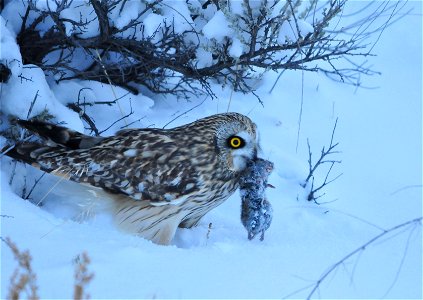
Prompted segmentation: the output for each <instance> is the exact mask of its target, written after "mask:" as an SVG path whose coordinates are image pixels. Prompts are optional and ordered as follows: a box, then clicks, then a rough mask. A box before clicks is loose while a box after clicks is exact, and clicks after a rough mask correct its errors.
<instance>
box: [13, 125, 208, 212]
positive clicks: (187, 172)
mask: <svg viewBox="0 0 423 300" xmlns="http://www.w3.org/2000/svg"><path fill="white" fill-rule="evenodd" d="M26 147H27V148H28V149H31V153H28V156H29V157H31V158H32V160H33V161H35V162H36V163H37V164H38V165H39V167H40V168H41V169H43V170H45V171H47V172H51V173H53V174H56V175H59V176H64V177H66V178H68V179H70V180H72V181H76V182H80V183H86V184H90V185H93V186H96V187H101V188H103V189H105V190H107V191H109V192H112V193H120V194H125V195H127V196H129V197H131V198H133V199H134V200H148V201H150V202H151V204H152V205H166V204H175V205H176V204H178V203H180V202H182V201H184V200H185V199H187V198H188V197H189V196H190V195H192V194H194V193H196V192H198V190H199V186H200V184H199V183H200V178H199V174H198V172H197V170H196V167H195V165H194V164H193V163H192V161H191V159H190V156H189V154H188V153H186V152H185V151H187V149H186V147H181V145H179V144H178V141H175V140H174V139H172V138H170V137H169V136H168V135H167V134H166V131H164V130H159V129H150V130H140V129H139V130H126V131H124V132H119V133H118V134H117V135H116V136H113V137H108V138H104V139H103V140H101V141H98V142H97V143H96V144H95V145H94V146H93V147H91V148H85V149H69V148H64V147H49V146H40V145H39V146H38V147H36V146H32V147H29V146H28V145H27V146H26ZM18 150H19V149H18ZM21 152H22V151H21ZM33 165H34V164H33Z"/></svg>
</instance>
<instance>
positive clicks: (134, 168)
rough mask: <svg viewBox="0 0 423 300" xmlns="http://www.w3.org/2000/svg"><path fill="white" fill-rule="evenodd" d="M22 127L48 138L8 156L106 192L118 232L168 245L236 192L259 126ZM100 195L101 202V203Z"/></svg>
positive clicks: (215, 121) (233, 122)
mask: <svg viewBox="0 0 423 300" xmlns="http://www.w3.org/2000/svg"><path fill="white" fill-rule="evenodd" d="M18 123H19V124H20V125H21V126H22V127H25V128H27V129H28V130H30V131H33V132H35V133H37V134H38V135H39V136H41V137H42V138H43V143H23V144H20V145H17V146H16V147H15V148H14V149H13V150H12V151H10V152H9V153H8V155H9V156H11V157H13V158H16V159H19V160H23V161H25V162H27V163H30V164H32V165H33V166H35V167H38V168H40V169H42V170H44V171H46V172H49V173H52V174H55V175H58V176H62V177H64V178H66V179H69V180H72V181H75V182H78V183H82V184H85V185H88V186H91V187H96V188H97V189H96V190H100V189H101V192H102V193H103V192H105V193H107V197H108V198H112V199H113V203H114V204H113V214H114V215H115V220H116V222H117V224H118V225H120V227H121V228H123V229H126V230H129V231H131V232H135V233H136V234H138V235H140V236H142V237H144V238H147V239H149V240H152V241H153V242H155V243H158V244H169V243H170V242H171V241H172V238H173V236H174V234H175V231H176V229H177V227H178V226H179V227H192V226H194V225H196V224H197V223H198V221H199V220H200V219H201V217H202V216H204V215H205V214H206V213H207V212H208V211H210V210H211V209H213V208H215V207H216V206H218V205H219V204H221V203H222V202H223V201H225V200H226V199H227V198H228V197H229V196H230V195H231V194H232V193H233V192H234V191H235V190H236V189H237V188H238V180H239V176H240V173H241V172H242V171H243V170H244V169H245V168H246V166H247V164H248V162H250V161H251V160H254V159H256V157H257V149H258V148H259V146H258V142H257V134H256V126H255V124H254V123H253V122H252V121H251V120H250V119H249V118H248V117H246V116H244V115H241V114H238V113H226V114H217V115H213V116H210V117H207V118H203V119H200V120H197V121H195V122H193V123H190V124H186V125H184V126H180V127H176V128H173V129H128V130H123V131H120V132H118V133H117V134H116V135H114V136H110V137H91V136H87V135H83V134H81V133H79V132H75V131H72V130H70V129H68V128H65V127H61V126H57V125H53V124H49V123H45V122H40V121H22V120H21V121H18ZM102 198H103V197H99V200H98V201H102Z"/></svg>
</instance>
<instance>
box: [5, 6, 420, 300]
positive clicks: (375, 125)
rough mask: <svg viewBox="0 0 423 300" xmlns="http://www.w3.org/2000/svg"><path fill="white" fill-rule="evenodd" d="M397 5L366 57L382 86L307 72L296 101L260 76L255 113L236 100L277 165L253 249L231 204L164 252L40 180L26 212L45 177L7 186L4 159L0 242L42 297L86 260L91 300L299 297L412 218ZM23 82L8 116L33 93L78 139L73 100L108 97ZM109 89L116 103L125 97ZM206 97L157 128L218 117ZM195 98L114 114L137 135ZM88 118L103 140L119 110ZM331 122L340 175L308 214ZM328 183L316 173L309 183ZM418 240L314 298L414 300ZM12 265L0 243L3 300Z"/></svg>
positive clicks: (414, 185) (124, 105) (412, 143)
mask: <svg viewBox="0 0 423 300" xmlns="http://www.w3.org/2000/svg"><path fill="white" fill-rule="evenodd" d="M407 7H408V8H414V10H413V12H412V14H411V15H409V16H406V17H404V18H403V19H401V20H400V21H398V22H397V23H395V24H394V25H393V26H391V27H389V28H387V29H386V30H385V32H384V34H383V35H382V37H381V39H380V41H379V42H378V44H377V45H376V47H375V49H374V51H373V52H374V53H377V55H378V56H377V57H372V58H369V60H370V61H371V63H372V65H373V66H374V68H375V69H377V70H379V71H381V72H382V75H381V76H374V77H369V78H365V79H364V83H365V84H366V86H371V87H377V88H375V89H365V88H358V89H356V88H353V87H350V86H347V85H342V84H339V83H335V82H333V81H331V80H329V79H327V78H326V77H324V76H323V75H320V74H314V73H313V74H312V73H305V74H304V86H303V91H302V74H301V73H300V72H296V73H295V72H286V73H285V74H284V75H283V76H282V77H281V79H280V81H279V83H278V85H277V87H276V88H275V89H274V90H273V92H272V93H269V90H270V89H271V87H272V85H273V83H274V82H275V80H276V77H277V74H274V73H268V74H266V75H265V77H264V80H263V81H262V82H261V83H260V87H259V89H258V92H257V93H258V94H259V95H260V97H261V99H262V100H263V102H264V107H263V106H261V105H260V104H259V103H258V102H257V99H256V98H255V97H254V96H252V95H242V94H237V93H234V94H233V96H232V97H233V99H232V101H231V104H230V110H231V111H236V112H240V113H243V114H246V115H248V116H249V117H250V118H252V119H253V120H254V122H256V123H257V125H258V128H259V131H260V136H261V144H262V147H263V153H262V154H261V155H262V157H264V158H266V159H269V160H271V161H273V162H274V163H275V170H274V172H273V174H272V175H271V176H270V180H269V181H270V183H272V185H274V186H275V187H276V188H275V189H268V190H267V196H268V199H269V201H270V202H271V203H272V206H273V210H274V216H273V222H272V225H271V227H270V229H269V230H268V231H267V232H266V237H265V240H264V241H263V242H260V241H259V240H258V239H256V240H253V241H249V240H248V239H247V233H246V231H245V229H244V228H243V226H242V224H241V222H240V197H239V194H238V193H235V194H234V195H233V196H232V197H231V198H229V199H228V201H226V202H225V203H224V204H223V205H222V206H220V207H218V208H217V209H215V210H213V211H212V212H210V213H209V214H208V215H207V216H206V217H205V218H204V219H203V220H202V221H201V223H200V225H199V226H198V227H196V228H194V229H180V230H178V232H177V235H176V238H175V240H174V242H173V244H172V245H171V246H158V245H155V244H153V243H151V242H149V241H147V240H143V239H141V238H138V237H135V236H131V235H127V234H125V233H122V232H120V231H118V230H117V229H116V228H115V227H114V226H113V225H112V222H111V218H110V216H107V215H102V214H99V215H96V216H93V217H91V218H88V219H87V218H85V216H82V215H78V214H80V212H79V211H78V210H77V209H76V208H75V205H72V204H75V203H78V201H79V200H80V199H82V198H84V197H89V195H87V193H86V192H84V190H83V189H81V188H79V187H78V185H77V184H74V183H68V182H65V181H60V182H58V179H57V178H56V177H53V176H50V175H47V176H44V177H43V179H42V180H41V181H40V183H39V184H38V185H37V187H36V188H35V190H34V191H33V193H32V196H33V199H34V201H40V200H43V203H45V204H44V205H43V206H42V207H37V206H35V205H34V204H32V203H31V202H30V201H24V200H23V199H21V198H20V197H19V196H18V195H20V194H21V191H22V186H23V184H24V178H25V177H26V178H27V181H28V183H27V185H28V187H31V186H32V183H33V180H34V179H36V178H38V177H39V176H40V175H41V173H40V172H39V171H37V170H34V169H33V168H31V167H28V166H26V167H25V166H23V165H20V164H18V165H17V167H16V170H15V173H16V174H15V177H14V180H13V183H12V186H9V179H10V174H11V173H12V169H13V163H12V161H11V160H10V159H8V158H6V157H3V158H2V160H1V164H2V171H1V215H2V217H1V236H2V237H3V238H5V237H10V238H11V239H12V240H13V241H14V242H16V243H17V245H18V247H19V248H20V249H29V250H30V253H31V255H32V257H33V269H34V271H35V272H36V274H37V283H38V286H39V294H40V296H41V297H42V298H69V297H71V295H72V293H73V270H74V267H75V266H74V263H73V261H74V260H75V257H76V256H77V255H78V254H80V253H81V252H86V253H88V255H89V257H90V258H91V261H92V263H91V264H90V265H89V270H90V271H92V272H94V273H95V277H94V279H93V280H92V282H91V283H90V285H89V287H88V292H89V293H90V295H91V297H92V298H283V297H286V298H305V297H307V295H309V293H310V292H311V290H312V289H313V287H314V286H315V285H316V283H317V281H318V280H319V279H320V278H321V276H322V275H323V274H324V273H325V272H326V271H327V270H328V269H329V268H330V267H331V266H333V265H334V264H336V263H337V262H338V261H339V260H340V259H342V258H343V257H344V256H346V255H348V254H349V253H351V252H352V251H354V250H355V249H357V248H359V247H360V246H362V245H363V244H365V243H366V242H367V241H369V240H370V239H372V238H373V237H375V236H377V235H378V234H381V233H383V231H384V230H387V229H389V228H391V227H393V226H396V225H398V224H401V223H403V222H406V221H408V220H411V219H414V218H417V217H421V215H422V189H421V187H422V186H421V184H422V17H421V16H422V15H421V12H422V5H421V3H420V2H419V1H410V3H408V4H407ZM404 11H407V9H405V10H404ZM0 21H1V24H0V26H1V35H2V36H1V43H2V50H1V51H2V55H3V57H4V56H5V55H8V56H9V57H10V58H14V57H19V52H18V48H16V45H15V46H13V45H14V40H13V33H10V32H8V29H7V28H6V27H5V21H4V20H3V19H1V20H0ZM15 68H19V66H15ZM21 71H22V72H26V73H25V74H24V75H23V76H24V77H27V78H33V83H31V82H26V81H22V80H21V79H20V78H18V77H12V78H11V80H10V82H9V83H8V84H4V85H3V86H2V87H1V88H2V92H1V93H2V94H1V110H2V112H4V113H14V114H17V115H19V116H21V117H26V114H27V111H28V105H29V103H30V102H31V100H32V99H33V97H34V95H35V94H36V92H37V90H38V91H39V96H38V100H37V102H36V107H35V108H34V111H35V110H37V109H38V110H42V109H43V108H44V107H45V106H47V107H49V108H52V110H53V111H54V112H55V113H56V115H57V118H58V120H63V121H66V122H67V123H68V125H69V126H70V127H72V128H74V129H76V130H78V129H79V130H83V125H82V122H81V121H80V119H79V118H78V115H77V114H76V113H73V112H71V111H70V110H68V109H67V108H66V107H65V106H64V104H66V103H67V102H69V101H71V100H72V99H75V98H76V97H77V96H78V91H79V90H80V89H81V88H82V87H89V88H91V89H90V90H84V91H85V92H86V95H85V97H87V99H92V98H94V97H97V98H98V99H103V100H105V99H113V92H112V90H111V88H110V87H109V86H107V85H101V84H99V83H86V82H80V81H78V82H77V81H69V82H67V83H66V84H61V85H52V84H51V83H49V84H50V85H49V84H48V83H47V81H46V80H45V79H44V76H43V75H42V73H41V71H40V70H39V69H22V70H21ZM115 89H116V93H117V94H118V96H120V95H121V94H123V93H125V91H123V90H121V89H118V88H115ZM215 91H216V93H217V96H218V100H206V101H205V102H204V103H203V104H202V105H200V106H199V107H197V108H195V109H193V110H191V111H190V112H188V113H186V114H184V115H182V116H181V117H179V118H177V119H176V120H175V121H174V122H172V123H171V124H169V125H168V126H167V127H172V126H177V125H181V124H185V123H188V122H191V121H194V120H196V119H198V118H201V117H205V116H208V115H211V114H214V113H218V112H225V111H226V110H227V107H228V99H229V97H230V95H231V91H230V90H229V89H224V90H222V89H219V88H218V87H217V86H216V87H215ZM302 92H303V93H304V94H303V112H302V122H301V130H300V132H299V141H298V147H297V132H298V117H299V112H300V103H301V98H302V96H301V95H302ZM90 97H91V98H90ZM129 98H131V100H129ZM202 100H203V99H199V100H198V101H193V102H186V101H184V100H179V101H177V100H176V99H172V98H171V97H167V98H166V99H164V98H160V97H157V98H155V99H154V101H153V100H152V99H150V98H148V97H146V96H142V95H141V96H126V97H124V98H123V99H122V100H121V101H120V102H121V109H122V110H123V112H128V111H129V110H130V103H129V101H131V105H132V109H133V110H134V111H135V114H134V115H132V116H130V118H128V120H127V122H128V123H129V122H132V121H135V120H137V119H140V118H142V119H141V120H140V121H139V122H137V123H135V125H136V126H138V127H145V126H153V127H163V126H164V125H165V124H166V123H168V122H169V121H170V120H172V119H173V118H174V117H175V116H176V115H178V114H182V113H183V112H184V111H186V110H188V109H190V108H193V107H194V106H196V105H197V104H198V103H200V101H202ZM95 109H96V110H97V111H96V116H98V118H96V124H97V125H98V127H99V128H106V127H107V126H108V125H109V124H110V123H111V122H112V120H116V119H118V118H120V116H121V112H120V110H119V109H118V108H117V107H116V106H115V107H108V106H97V107H96V108H95ZM336 118H338V123H337V128H336V132H335V136H334V141H335V142H339V146H338V148H339V150H340V151H342V153H339V154H336V155H335V156H334V157H333V158H334V159H337V160H342V163H341V164H336V165H335V166H334V169H333V171H332V173H331V174H332V176H336V175H338V174H340V173H343V175H342V176H341V177H340V178H339V179H338V180H336V181H335V182H333V183H331V184H329V185H328V186H327V187H325V189H324V190H323V192H324V193H326V194H325V195H324V196H323V197H322V198H320V199H319V201H320V202H322V204H321V205H317V204H315V203H313V202H307V201H306V199H305V198H304V197H305V191H304V189H303V188H302V187H301V186H300V185H299V183H300V182H301V180H304V178H305V177H306V176H307V172H308V165H307V159H308V148H307V138H308V139H309V141H310V145H311V148H312V152H313V159H317V158H318V155H319V152H320V150H321V147H322V146H325V145H328V143H329V141H330V136H331V132H332V129H333V126H334V123H335V120H336ZM122 125H123V124H120V125H119V126H122ZM118 128H119V127H118V126H117V125H116V126H114V127H112V128H111V129H110V130H108V131H107V132H105V133H104V134H112V133H113V131H115V130H117V129H118ZM2 142H4V140H2ZM296 149H297V150H296ZM324 176H325V170H322V173H319V174H318V178H316V181H319V182H320V180H323V179H324ZM317 183H318V182H316V184H317ZM53 186H55V188H54V189H53V190H52V191H51V192H49V193H47V191H48V190H49V189H50V188H51V187H53ZM76 207H77V205H76ZM78 219H84V220H85V221H83V222H78ZM86 219H87V220H86ZM210 223H211V224H212V225H211V228H210V229H209V224H210ZM421 236H422V232H421V225H420V224H412V225H410V226H406V227H403V228H402V229H401V230H398V231H394V232H392V234H386V235H385V236H384V237H383V238H381V239H379V240H378V241H377V242H375V243H372V244H371V245H369V246H368V247H366V248H365V249H363V251H360V252H359V253H357V255H354V256H352V257H351V258H350V259H348V260H345V261H344V262H343V263H342V264H340V265H339V266H338V267H337V268H336V270H335V271H333V272H332V273H330V275H329V276H328V277H327V278H325V280H324V281H322V282H321V285H320V287H319V289H318V290H317V291H316V293H314V294H313V297H315V298H318V297H321V298H402V299H407V298H415V299H421V298H422V288H421V283H422V239H421ZM16 266H17V262H16V261H15V260H14V259H13V255H12V253H11V251H10V250H9V248H8V247H6V245H5V244H4V243H1V297H2V298H5V297H6V296H7V293H8V285H9V278H10V276H11V275H12V274H13V271H14V269H15V268H16Z"/></svg>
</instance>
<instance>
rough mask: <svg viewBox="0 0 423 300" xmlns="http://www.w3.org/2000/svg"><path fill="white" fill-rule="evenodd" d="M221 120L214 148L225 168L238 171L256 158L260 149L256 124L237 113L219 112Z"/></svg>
mask: <svg viewBox="0 0 423 300" xmlns="http://www.w3.org/2000/svg"><path fill="white" fill-rule="evenodd" d="M221 116H222V118H223V120H224V121H223V122H221V123H220V124H219V125H218V127H217V130H216V140H215V145H216V150H217V152H218V156H219V158H220V159H221V160H222V161H223V163H224V164H226V166H227V168H228V169H229V170H231V171H234V172H239V171H242V170H244V169H245V168H246V167H247V164H248V162H250V161H252V160H255V159H256V158H257V152H258V150H259V149H260V147H259V142H258V134H257V131H256V127H257V126H256V124H254V123H253V122H252V121H251V120H250V119H249V118H248V117H247V116H244V115H241V114H238V113H227V114H221Z"/></svg>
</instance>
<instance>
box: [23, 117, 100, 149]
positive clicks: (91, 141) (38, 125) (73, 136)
mask: <svg viewBox="0 0 423 300" xmlns="http://www.w3.org/2000/svg"><path fill="white" fill-rule="evenodd" d="M17 123H18V124H19V125H20V126H22V127H24V128H26V129H28V130H30V131H32V132H34V133H35V134H37V135H39V136H40V137H42V138H43V139H45V140H47V143H48V144H49V145H60V146H63V147H66V148H68V149H87V148H91V147H93V146H94V145H96V144H98V143H99V142H100V141H101V140H103V139H104V138H103V137H94V136H89V135H85V134H82V133H79V132H77V131H74V130H71V129H69V128H66V127H63V126H59V125H54V124H51V123H47V122H42V121H37V120H31V121H26V120H18V121H17Z"/></svg>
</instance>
